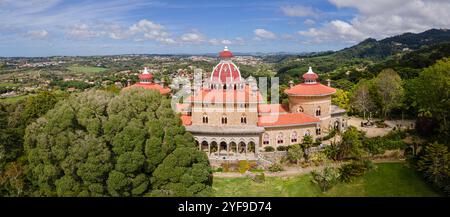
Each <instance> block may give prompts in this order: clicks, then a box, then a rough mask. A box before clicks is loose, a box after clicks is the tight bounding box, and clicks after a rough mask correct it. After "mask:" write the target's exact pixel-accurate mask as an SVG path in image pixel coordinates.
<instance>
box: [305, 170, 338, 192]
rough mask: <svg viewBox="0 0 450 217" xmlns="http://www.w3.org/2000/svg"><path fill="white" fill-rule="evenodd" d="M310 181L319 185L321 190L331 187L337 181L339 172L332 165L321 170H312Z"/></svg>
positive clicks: (324, 190)
mask: <svg viewBox="0 0 450 217" xmlns="http://www.w3.org/2000/svg"><path fill="white" fill-rule="evenodd" d="M311 176H312V182H313V183H316V184H317V185H319V187H320V189H321V190H322V192H326V191H328V190H329V189H331V188H332V187H333V186H334V185H335V184H336V183H337V182H338V181H339V172H338V170H337V169H335V168H332V167H325V168H324V169H323V170H322V171H312V172H311Z"/></svg>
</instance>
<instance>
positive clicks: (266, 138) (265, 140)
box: [263, 133, 270, 145]
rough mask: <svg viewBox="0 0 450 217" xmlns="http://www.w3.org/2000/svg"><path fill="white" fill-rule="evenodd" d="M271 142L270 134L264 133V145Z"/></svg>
mask: <svg viewBox="0 0 450 217" xmlns="http://www.w3.org/2000/svg"><path fill="white" fill-rule="evenodd" d="M269 141H270V137H269V134H267V133H264V137H263V144H264V145H268V144H269Z"/></svg>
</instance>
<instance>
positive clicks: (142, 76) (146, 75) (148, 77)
mask: <svg viewBox="0 0 450 217" xmlns="http://www.w3.org/2000/svg"><path fill="white" fill-rule="evenodd" d="M152 79H153V74H152V73H150V72H149V71H148V69H147V67H145V68H144V72H142V74H140V75H139V80H152Z"/></svg>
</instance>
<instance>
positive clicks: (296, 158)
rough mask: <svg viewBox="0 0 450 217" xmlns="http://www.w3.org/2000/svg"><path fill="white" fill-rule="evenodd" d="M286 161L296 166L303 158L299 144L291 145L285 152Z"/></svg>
mask: <svg viewBox="0 0 450 217" xmlns="http://www.w3.org/2000/svg"><path fill="white" fill-rule="evenodd" d="M286 157H287V160H289V161H290V162H294V163H296V164H298V163H299V162H300V160H301V159H302V157H303V151H302V148H301V147H300V145H299V144H294V145H291V146H290V147H289V149H288V151H287V156H286Z"/></svg>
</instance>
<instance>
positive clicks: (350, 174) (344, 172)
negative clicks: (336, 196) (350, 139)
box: [339, 160, 374, 182]
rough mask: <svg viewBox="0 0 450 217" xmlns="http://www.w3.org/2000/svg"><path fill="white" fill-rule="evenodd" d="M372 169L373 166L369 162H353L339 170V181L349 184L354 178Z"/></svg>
mask: <svg viewBox="0 0 450 217" xmlns="http://www.w3.org/2000/svg"><path fill="white" fill-rule="evenodd" d="M373 168H374V165H373V163H372V161H370V160H361V161H353V162H351V163H349V164H344V165H342V166H341V167H340V168H339V173H340V179H341V181H343V182H350V181H351V180H352V179H353V178H354V177H359V176H362V175H364V173H365V172H367V171H369V170H372V169H373Z"/></svg>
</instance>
